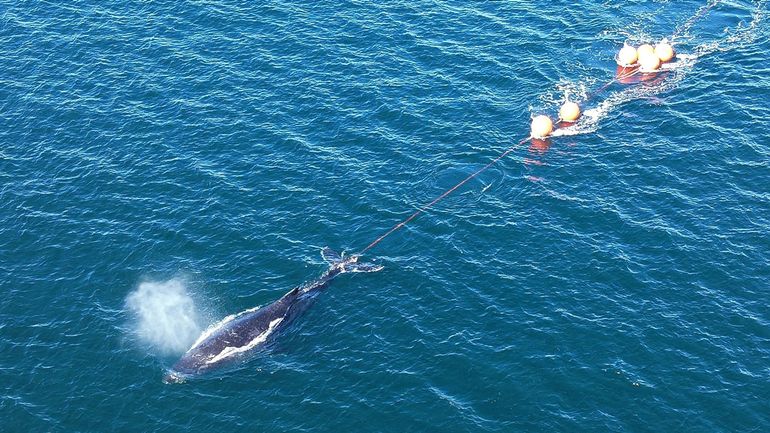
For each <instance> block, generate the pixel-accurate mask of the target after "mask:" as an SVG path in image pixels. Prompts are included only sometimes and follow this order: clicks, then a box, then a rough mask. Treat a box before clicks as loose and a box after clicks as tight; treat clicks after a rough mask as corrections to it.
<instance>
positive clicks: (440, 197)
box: [358, 137, 530, 256]
mask: <svg viewBox="0 0 770 433" xmlns="http://www.w3.org/2000/svg"><path fill="white" fill-rule="evenodd" d="M529 139H530V137H527V138H524V139H522V140H521V141H519V142H518V143H516V144H514V145H513V146H511V147H509V148H508V149H507V150H506V151H505V152H503V153H501V154H500V156H498V157H497V158H495V159H493V160H492V161H490V162H489V164H487V165H485V166H484V167H482V168H480V169H478V170H476V171H475V172H474V173H472V174H470V175H468V177H466V178H465V179H463V180H461V181H460V182H458V183H457V184H456V185H455V186H453V187H451V188H449V189H448V190H446V191H444V193H443V194H441V195H440V196H438V197H436V198H435V199H433V201H431V202H430V203H428V204H426V205H424V206H423V207H421V208H419V209H417V210H416V211H415V212H414V213H413V214H411V215H409V217H408V218H407V219H405V220H403V221H401V222H400V223H398V224H396V225H394V226H393V228H391V229H390V230H388V231H387V232H385V233H384V234H383V235H382V236H380V237H378V238H377V239H375V240H374V242H372V243H370V244H369V245H367V246H366V248H364V249H363V250H361V252H359V253H358V255H359V256H360V255H362V254H364V253H365V252H367V251H369V250H370V249H371V248H373V247H374V246H375V245H377V244H379V243H380V242H381V241H382V240H383V239H385V238H386V237H388V235H390V234H391V233H393V232H395V231H396V230H398V229H400V228H401V227H403V226H405V225H407V224H408V223H409V221H411V220H413V219H415V218H417V216H419V215H420V214H421V213H423V212H425V211H426V210H428V209H430V208H431V207H432V206H433V205H434V204H436V203H438V202H440V201H441V200H443V199H444V198H445V197H446V196H448V195H449V194H451V193H453V192H454V191H455V190H456V189H457V188H460V187H461V186H463V185H465V184H466V183H467V182H468V181H469V180H471V179H473V178H474V177H476V176H478V175H479V174H481V172H483V171H485V170H486V169H488V168H489V167H492V166H493V165H495V163H497V161H500V160H501V159H503V158H505V157H506V156H507V155H508V154H509V153H511V152H513V151H514V150H515V149H516V148H517V147H519V146H521V145H522V144H524V143H525V142H526V141H527V140H529Z"/></svg>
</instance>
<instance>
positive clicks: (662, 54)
mask: <svg viewBox="0 0 770 433" xmlns="http://www.w3.org/2000/svg"><path fill="white" fill-rule="evenodd" d="M655 55H656V56H658V58H659V59H660V61H661V62H663V63H666V62H670V61H671V59H673V58H674V56H675V55H676V54H675V53H674V47H672V46H671V44H669V43H668V42H666V41H665V40H664V41H661V42H660V43H659V44H658V45H655Z"/></svg>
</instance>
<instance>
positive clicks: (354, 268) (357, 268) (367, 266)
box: [343, 263, 384, 272]
mask: <svg viewBox="0 0 770 433" xmlns="http://www.w3.org/2000/svg"><path fill="white" fill-rule="evenodd" d="M383 268H384V266H382V265H377V264H374V263H346V264H345V266H344V267H343V269H344V272H377V271H381V270H382V269H383Z"/></svg>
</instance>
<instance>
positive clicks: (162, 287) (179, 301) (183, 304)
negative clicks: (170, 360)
mask: <svg viewBox="0 0 770 433" xmlns="http://www.w3.org/2000/svg"><path fill="white" fill-rule="evenodd" d="M126 307H127V308H128V310H130V311H131V312H132V313H133V315H134V317H135V319H136V323H135V325H134V332H135V333H136V335H137V337H138V338H139V340H140V341H142V342H143V343H145V344H147V345H149V346H151V347H152V348H154V349H156V350H158V351H160V353H162V354H164V355H170V354H179V353H182V352H184V351H186V350H187V349H189V348H190V346H191V345H192V344H193V343H194V342H195V339H196V338H198V336H199V335H200V334H201V330H202V329H203V328H202V327H201V315H200V314H199V312H198V309H197V308H196V306H195V302H194V301H193V298H192V297H191V296H190V294H189V293H188V292H187V289H186V284H185V281H184V280H183V279H180V278H172V279H170V280H168V281H144V282H142V283H140V284H139V286H138V287H137V288H136V289H135V290H134V291H132V292H131V293H129V294H128V296H127V297H126Z"/></svg>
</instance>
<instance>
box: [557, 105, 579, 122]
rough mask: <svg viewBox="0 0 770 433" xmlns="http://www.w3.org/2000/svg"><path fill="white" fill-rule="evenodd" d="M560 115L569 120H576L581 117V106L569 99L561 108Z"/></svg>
mask: <svg viewBox="0 0 770 433" xmlns="http://www.w3.org/2000/svg"><path fill="white" fill-rule="evenodd" d="M559 117H560V118H561V120H565V121H567V122H574V121H576V120H578V117H580V106H579V105H578V104H576V103H574V102H571V101H567V102H565V103H564V104H563V105H562V106H561V108H560V109H559Z"/></svg>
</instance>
